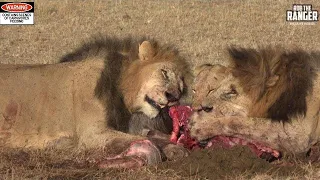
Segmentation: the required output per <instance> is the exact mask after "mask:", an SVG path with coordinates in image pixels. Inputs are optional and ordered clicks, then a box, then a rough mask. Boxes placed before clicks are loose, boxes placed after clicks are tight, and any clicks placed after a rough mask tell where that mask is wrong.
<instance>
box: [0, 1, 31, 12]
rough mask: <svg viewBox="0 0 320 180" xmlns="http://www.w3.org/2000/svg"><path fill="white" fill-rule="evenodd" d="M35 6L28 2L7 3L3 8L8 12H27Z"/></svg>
mask: <svg viewBox="0 0 320 180" xmlns="http://www.w3.org/2000/svg"><path fill="white" fill-rule="evenodd" d="M32 8H33V7H32V6H31V5H30V4H27V3H7V4H4V5H2V6H1V9H2V10H4V11H7V12H27V11H30V10H31V9H32Z"/></svg>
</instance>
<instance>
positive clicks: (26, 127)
mask: <svg viewBox="0 0 320 180" xmlns="http://www.w3.org/2000/svg"><path fill="white" fill-rule="evenodd" d="M61 62H64V63H58V64H51V65H26V66H25V65H17V66H15V65H1V69H0V86H1V90H0V110H1V113H2V116H1V117H0V147H32V148H44V147H52V146H53V147H60V148H67V147H84V148H97V147H105V148H112V149H117V148H120V146H121V147H123V148H125V147H126V146H127V145H128V144H129V143H130V142H132V141H133V140H136V139H145V138H143V137H141V136H134V135H129V134H127V133H123V132H129V133H131V134H135V135H146V134H148V132H149V131H153V130H155V131H160V132H162V133H170V132H171V129H172V121H171V119H170V118H169V116H168V108H169V107H170V106H172V105H174V104H176V103H177V102H178V101H179V100H180V98H181V97H182V95H183V94H184V93H185V92H186V81H187V80H188V78H187V76H188V73H189V71H188V69H189V68H188V63H187V62H186V60H185V59H184V58H182V56H180V55H179V53H178V51H177V50H176V49H175V48H173V47H172V46H163V45H162V46H161V45H160V44H159V43H158V42H156V41H155V40H152V39H148V38H140V39H135V38H124V39H118V38H109V37H98V38H97V39H95V40H94V41H92V42H89V43H85V44H84V45H83V46H81V47H80V48H78V49H76V50H75V51H73V52H72V53H70V54H68V55H66V56H64V57H63V58H62V59H61ZM120 131H122V132H120ZM118 146H119V147H118Z"/></svg>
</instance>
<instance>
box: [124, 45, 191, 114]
mask: <svg viewBox="0 0 320 180" xmlns="http://www.w3.org/2000/svg"><path fill="white" fill-rule="evenodd" d="M135 57H136V59H135V60H133V62H131V63H130V64H129V65H128V66H127V68H126V70H125V71H123V74H122V77H121V80H120V89H121V91H122V92H123V97H124V103H125V104H126V107H128V109H129V110H130V111H131V112H143V113H144V114H146V115H147V116H149V117H150V118H154V117H156V116H157V115H158V114H159V112H160V110H161V109H162V108H164V107H167V106H172V105H174V104H176V103H178V101H179V100H180V98H181V96H182V94H183V93H185V90H186V84H185V77H186V75H187V74H188V72H189V71H188V65H187V62H186V61H185V60H184V59H183V58H182V57H181V56H179V54H178V52H177V51H176V50H175V49H173V48H171V47H159V46H158V45H157V44H156V43H155V42H152V41H143V42H142V43H141V44H140V45H139V50H138V56H135Z"/></svg>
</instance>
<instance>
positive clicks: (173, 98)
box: [165, 91, 180, 102]
mask: <svg viewBox="0 0 320 180" xmlns="http://www.w3.org/2000/svg"><path fill="white" fill-rule="evenodd" d="M165 96H166V98H167V100H168V101H169V102H175V101H179V99H180V93H174V92H170V91H166V92H165Z"/></svg>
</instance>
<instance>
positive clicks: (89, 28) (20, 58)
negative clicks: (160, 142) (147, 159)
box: [0, 0, 320, 179]
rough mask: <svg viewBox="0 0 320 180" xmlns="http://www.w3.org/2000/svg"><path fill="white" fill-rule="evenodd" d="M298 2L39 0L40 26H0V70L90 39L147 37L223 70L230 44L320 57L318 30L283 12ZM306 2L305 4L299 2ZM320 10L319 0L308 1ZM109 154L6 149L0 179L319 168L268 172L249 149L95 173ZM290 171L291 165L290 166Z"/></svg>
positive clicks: (290, 173) (260, 175) (308, 173)
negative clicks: (299, 51)
mask: <svg viewBox="0 0 320 180" xmlns="http://www.w3.org/2000/svg"><path fill="white" fill-rule="evenodd" d="M299 2H300V1H291V0H288V1H287V0H284V1H274V0H266V1H264V0H244V1H240V0H191V1H179V0H163V1H147V0H135V1H130V0H129V1H124V0H105V1H103V0H101V1H99V0H92V1H90V2H88V1H78V0H64V1H55V0H47V1H45V0H38V1H36V3H35V4H36V7H35V25H28V26H3V25H1V26H0V40H1V46H0V63H14V64H21V63H28V64H35V63H55V62H57V61H58V59H59V57H61V56H62V55H63V54H65V53H68V52H71V51H72V50H74V49H75V48H77V47H78V46H79V45H80V44H81V43H82V42H84V41H86V40H88V39H90V37H91V36H92V35H96V34H109V35H114V36H120V37H121V36H126V35H134V36H139V35H148V36H151V37H154V38H156V39H158V40H159V41H161V42H164V43H172V44H175V45H176V46H177V47H178V48H179V49H180V50H181V51H182V53H183V54H184V56H186V57H187V59H189V60H190V62H191V63H193V64H194V65H200V64H203V63H215V62H219V63H222V64H225V63H226V60H225V59H226V53H225V48H226V47H227V46H229V45H231V44H236V45H243V46H250V47H252V46H258V45H269V44H280V45H283V46H286V47H301V48H303V49H306V50H319V47H320V41H319V40H320V33H319V32H320V31H319V30H320V24H319V23H316V24H315V25H311V26H310V25H309V26H308V25H290V24H289V23H287V22H286V21H285V15H286V10H290V9H291V8H292V4H293V3H299ZM301 2H302V1H301ZM308 3H311V4H312V5H313V8H314V9H317V10H320V3H319V2H318V1H317V0H313V1H312V0H311V1H308ZM103 153H104V152H101V151H100V150H92V151H90V152H78V151H67V152H65V151H56V150H46V151H29V150H7V149H1V153H0V179H27V178H30V179H42V178H44V179H46V178H48V179H81V178H82V179H94V178H96V179H100V178H103V177H104V178H106V179H205V178H207V179H221V178H226V179H234V178H236V179H248V178H253V179H271V178H279V179H286V178H289V179H290V178H292V179H317V177H320V168H319V165H318V164H317V163H315V164H309V163H307V162H305V161H304V160H303V158H302V160H301V159H296V158H293V159H294V161H295V163H294V164H295V165H291V166H284V167H283V166H280V165H270V164H268V163H266V162H264V161H261V160H260V159H256V158H254V157H252V156H251V155H250V153H249V152H247V150H246V149H243V148H236V149H234V150H231V151H225V150H218V151H201V152H197V153H193V154H192V155H191V156H190V157H188V158H186V159H183V160H179V161H175V162H167V163H163V164H161V165H159V166H155V167H146V168H142V169H139V170H126V171H123V170H122V171H121V170H120V171H119V170H97V169H96V167H94V166H93V165H92V164H90V163H89V162H91V160H92V159H94V158H95V157H97V156H98V157H101V156H103ZM248 159H249V161H248ZM288 164H291V163H288Z"/></svg>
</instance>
